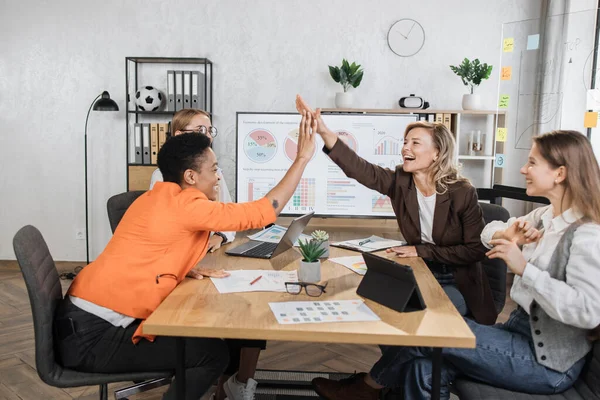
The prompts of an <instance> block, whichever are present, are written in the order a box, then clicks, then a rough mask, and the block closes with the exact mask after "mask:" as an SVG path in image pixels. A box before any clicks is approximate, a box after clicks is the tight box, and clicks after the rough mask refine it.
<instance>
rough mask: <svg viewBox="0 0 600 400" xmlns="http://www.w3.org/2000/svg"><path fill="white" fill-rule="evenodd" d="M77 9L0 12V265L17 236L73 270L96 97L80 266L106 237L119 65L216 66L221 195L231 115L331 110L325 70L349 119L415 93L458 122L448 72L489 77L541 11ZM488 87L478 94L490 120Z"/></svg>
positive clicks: (319, 6) (121, 144)
mask: <svg viewBox="0 0 600 400" xmlns="http://www.w3.org/2000/svg"><path fill="white" fill-rule="evenodd" d="M482 4H483V3H481V1H478V0H461V1H458V0H455V1H447V0H426V1H420V2H414V1H398V0H379V1H377V2H363V3H362V4H356V5H354V4H352V3H351V2H348V1H347V0H344V1H341V0H329V1H321V0H307V1H304V2H300V3H299V2H291V1H282V0H279V1H275V0H271V1H268V0H252V1H234V0H219V1H210V0H200V1H199V0H196V1H191V0H189V1H187V0H180V1H169V2H165V1H150V0H146V1H141V0H136V1H127V2H122V1H117V0H109V1H103V2H95V1H89V0H79V1H76V0H72V1H66V0H53V1H28V0H23V1H12V2H7V1H4V2H2V3H1V5H0V39H1V40H0V126H1V127H2V132H3V133H2V136H1V138H2V139H1V142H0V160H1V161H0V162H1V164H0V165H1V168H2V171H0V172H1V173H0V226H1V227H2V228H1V230H0V259H12V258H14V254H13V250H12V245H11V240H12V237H13V235H14V233H15V232H16V231H17V230H18V229H19V228H20V227H21V226H23V225H25V224H33V225H35V226H37V227H38V228H39V229H40V230H41V231H42V233H43V234H44V236H45V238H46V240H47V241H48V243H49V247H50V249H51V252H52V254H53V256H54V258H55V259H58V260H82V259H84V258H85V242H84V241H77V240H75V231H76V230H77V229H78V228H81V227H83V226H84V190H83V128H84V123H85V115H86V112H87V109H88V107H89V105H90V103H91V101H92V100H93V99H94V97H95V96H96V95H97V94H98V93H100V92H101V91H102V90H108V91H109V92H110V94H111V96H112V97H113V98H114V99H115V100H116V101H117V102H118V104H119V107H120V108H121V111H120V112H119V113H92V114H91V116H90V124H89V131H88V134H89V137H90V142H91V145H90V146H91V148H93V151H92V152H91V155H90V165H93V167H92V169H93V171H92V173H91V177H90V182H91V193H92V194H93V195H92V216H91V226H92V229H91V230H90V231H91V237H92V255H93V256H95V255H97V254H98V253H99V252H100V251H102V249H103V248H104V246H105V244H106V243H107V241H108V240H109V238H110V229H109V226H108V221H107V217H106V206H105V205H106V200H107V198H108V197H109V196H110V195H112V194H115V193H118V192H121V191H123V190H124V189H125V138H124V135H125V116H124V113H123V110H124V108H125V93H124V92H125V90H124V87H125V77H124V75H125V73H124V58H125V57H126V56H168V57H202V56H206V57H209V58H210V59H211V60H213V61H214V63H215V69H214V72H215V97H214V98H215V107H214V111H215V120H214V124H215V125H216V126H217V127H218V128H219V130H220V132H221V133H220V135H219V137H218V138H217V140H216V143H215V149H216V152H217V155H218V156H219V159H220V163H221V166H222V167H223V169H224V170H225V172H226V179H227V181H228V183H229V186H230V188H231V190H232V191H234V190H235V189H234V187H233V181H234V179H233V177H234V165H235V164H234V162H235V160H234V155H233V154H232V152H231V151H228V149H231V148H233V147H234V143H235V112H236V111H293V110H294V103H293V102H294V96H295V94H296V93H301V94H302V95H303V96H304V97H305V98H306V99H307V100H308V101H309V103H311V104H314V105H318V106H323V107H332V106H333V97H334V94H335V92H336V91H337V90H338V87H337V84H335V83H334V82H333V81H332V80H331V79H330V78H329V76H328V72H327V65H329V64H331V65H332V64H338V63H340V62H341V59H342V58H343V57H346V58H348V59H349V60H350V61H357V62H359V63H360V64H362V65H363V66H364V69H365V76H364V79H363V82H362V84H361V86H360V87H359V88H358V89H356V90H355V91H354V94H355V98H356V99H357V101H356V106H357V107H369V108H390V107H395V106H396V104H397V100H398V98H400V97H402V96H405V95H408V94H409V93H417V94H418V95H422V96H423V97H425V98H426V100H428V101H429V102H430V103H431V104H432V107H433V108H445V109H459V108H460V104H461V97H462V94H463V93H465V90H466V89H465V87H464V86H462V83H461V82H460V80H459V78H458V77H456V76H454V75H453V73H452V72H451V71H450V69H449V68H448V65H449V64H456V63H459V62H460V61H461V60H462V58H464V57H469V58H475V57H478V58H479V59H481V60H482V61H484V62H488V63H492V64H494V67H495V71H496V72H497V71H498V67H499V66H498V65H496V64H495V63H497V62H498V59H499V58H498V54H499V51H500V47H499V45H500V35H501V26H502V23H503V22H508V21H517V20H522V19H527V18H536V17H538V16H539V10H540V1H539V0H536V1H526V2H525V1H519V0H503V1H494V2H486V4H485V6H483V5H482ZM401 18H413V19H416V20H417V21H419V22H420V23H421V25H422V26H423V27H424V29H425V34H426V42H425V46H424V47H423V49H422V50H421V52H420V53H418V54H417V55H416V56H413V57H411V58H400V57H398V56H396V55H394V54H393V53H392V52H391V51H390V50H389V48H388V46H387V42H386V35H387V31H388V29H389V27H390V26H391V24H392V23H393V22H394V21H396V20H398V19H401ZM497 84H498V81H497V75H495V74H494V76H493V78H492V79H491V80H490V81H487V82H484V83H483V84H482V85H481V86H480V88H479V93H480V94H481V95H482V97H483V101H484V105H485V107H486V108H488V109H495V107H496V104H497V103H496V100H497V99H496V95H497Z"/></svg>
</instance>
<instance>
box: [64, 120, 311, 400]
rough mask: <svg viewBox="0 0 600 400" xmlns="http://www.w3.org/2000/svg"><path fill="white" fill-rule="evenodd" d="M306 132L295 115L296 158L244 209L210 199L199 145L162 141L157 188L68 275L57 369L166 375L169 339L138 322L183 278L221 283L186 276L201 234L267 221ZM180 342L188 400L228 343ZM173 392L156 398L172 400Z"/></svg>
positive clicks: (307, 146)
mask: <svg viewBox="0 0 600 400" xmlns="http://www.w3.org/2000/svg"><path fill="white" fill-rule="evenodd" d="M312 129H316V124H314V123H313V121H312V120H311V116H305V117H303V118H302V122H301V123H300V135H299V141H298V157H297V158H296V160H295V161H294V163H293V164H292V166H291V167H290V169H289V170H288V171H287V173H286V175H285V176H284V177H283V179H282V180H281V181H280V182H279V183H278V184H277V186H275V187H274V188H273V189H272V190H271V191H270V192H269V193H267V194H266V195H265V197H264V198H262V199H260V200H258V201H254V202H249V203H243V204H236V203H220V202H218V201H216V199H217V198H218V182H219V175H218V164H217V159H216V157H215V154H214V152H213V151H212V149H211V148H210V139H209V138H208V137H206V136H205V135H199V134H197V133H184V134H181V135H178V136H174V137H172V138H170V139H169V140H167V141H166V142H165V144H164V145H163V147H162V148H161V150H160V152H159V154H158V166H159V168H160V170H161V172H162V174H163V178H164V182H158V183H157V184H156V185H155V186H154V188H153V189H152V190H149V191H148V192H146V193H144V194H143V195H142V196H140V197H139V198H138V199H137V200H136V201H135V202H134V203H133V204H132V205H131V206H130V207H129V209H128V210H127V212H126V213H125V215H124V216H123V219H122V220H121V222H120V223H119V226H118V227H117V229H116V230H115V233H114V235H113V237H112V238H111V240H110V242H109V243H108V245H107V246H106V249H105V250H104V251H103V252H102V253H101V254H100V256H98V258H97V259H96V260H95V261H94V262H92V263H91V264H90V265H88V266H86V267H85V268H84V269H83V270H82V271H81V272H80V273H79V274H78V275H77V277H76V278H75V280H74V281H73V284H72V285H71V287H70V289H69V292H68V294H67V296H66V297H65V299H64V301H63V302H62V303H61V304H60V305H59V307H58V309H57V313H56V315H55V326H56V342H57V346H58V353H59V355H60V359H61V363H62V365H63V366H65V367H68V368H70V369H75V370H81V371H86V372H98V373H116V372H130V371H164V370H174V369H175V362H176V356H175V355H176V351H175V339H174V338H170V337H158V338H154V337H150V336H147V335H144V334H143V333H142V325H143V320H144V319H146V318H147V317H148V316H150V314H151V313H152V312H153V311H154V310H155V309H156V307H158V305H159V304H160V303H161V302H162V301H163V300H164V299H165V298H166V297H167V296H168V295H169V293H171V291H173V289H174V288H175V287H176V286H177V285H178V284H179V283H180V282H182V281H183V279H184V278H185V277H186V276H191V277H195V278H202V276H217V277H218V276H221V277H222V276H226V273H225V272H224V271H211V270H204V269H193V268H194V267H195V266H196V264H198V262H199V261H200V260H201V259H202V258H203V257H204V256H205V255H206V252H207V250H208V244H209V236H210V232H214V231H241V230H246V229H252V228H259V227H263V226H265V225H268V224H269V223H272V222H275V219H276V218H277V215H278V214H279V212H280V211H281V210H282V209H283V207H284V206H285V204H286V203H287V202H288V200H289V199H290V197H291V196H292V194H293V193H294V191H295V189H296V186H297V185H298V182H299V181H300V178H301V176H302V173H303V172H304V169H305V167H306V165H307V164H308V161H309V160H310V158H311V157H312V155H313V152H314V149H315V144H314V143H315V139H314V136H313V135H312V133H311V131H312ZM146 339H147V340H146ZM185 341H186V350H187V351H186V359H185V368H186V378H187V379H186V398H187V399H194V400H197V399H199V398H200V397H201V396H202V395H203V394H204V393H205V392H206V391H207V389H208V388H209V387H210V386H211V385H212V384H213V383H214V382H215V381H216V379H217V378H218V377H219V375H220V374H221V373H222V372H223V370H224V369H225V367H226V366H227V363H228V361H229V358H228V351H227V345H226V344H225V342H224V341H223V340H220V339H206V338H186V339H185ZM176 384H177V382H175V385H176ZM175 385H171V387H170V388H169V390H168V391H167V392H166V394H165V397H163V398H164V399H174V398H175V393H176V389H175V388H174V386H175ZM232 400H233V399H232Z"/></svg>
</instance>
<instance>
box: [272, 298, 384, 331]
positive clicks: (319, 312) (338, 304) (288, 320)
mask: <svg viewBox="0 0 600 400" xmlns="http://www.w3.org/2000/svg"><path fill="white" fill-rule="evenodd" d="M269 307H271V311H273V314H274V315H275V318H276V319H277V322H279V323H280V324H284V325H287V324H322V323H325V322H359V321H379V320H380V318H379V317H378V316H377V314H375V313H374V312H373V311H372V310H371V309H370V308H369V307H367V305H366V304H365V303H364V301H362V300H358V299H357V300H329V301H284V302H278V303H269Z"/></svg>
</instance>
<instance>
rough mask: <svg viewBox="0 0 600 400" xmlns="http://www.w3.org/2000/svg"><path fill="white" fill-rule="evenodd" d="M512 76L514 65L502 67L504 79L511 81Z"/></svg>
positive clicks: (502, 77)
mask: <svg viewBox="0 0 600 400" xmlns="http://www.w3.org/2000/svg"><path fill="white" fill-rule="evenodd" d="M510 78H512V67H502V74H501V79H502V80H503V81H510Z"/></svg>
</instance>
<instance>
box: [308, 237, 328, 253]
mask: <svg viewBox="0 0 600 400" xmlns="http://www.w3.org/2000/svg"><path fill="white" fill-rule="evenodd" d="M310 236H311V237H312V240H313V241H319V242H321V248H322V249H323V250H325V252H324V253H323V255H322V256H321V258H327V257H329V234H328V233H327V232H325V231H314V232H313V233H312V234H311V235H310Z"/></svg>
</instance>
